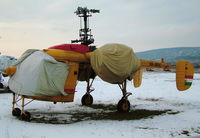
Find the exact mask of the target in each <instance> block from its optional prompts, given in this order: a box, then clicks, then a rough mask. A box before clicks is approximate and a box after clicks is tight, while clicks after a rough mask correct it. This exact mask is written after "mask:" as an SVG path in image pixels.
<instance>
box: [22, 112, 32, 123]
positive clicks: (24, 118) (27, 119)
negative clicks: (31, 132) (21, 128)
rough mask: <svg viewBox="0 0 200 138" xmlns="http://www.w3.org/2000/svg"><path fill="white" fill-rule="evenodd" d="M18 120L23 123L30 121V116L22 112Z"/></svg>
mask: <svg viewBox="0 0 200 138" xmlns="http://www.w3.org/2000/svg"><path fill="white" fill-rule="evenodd" d="M20 118H21V119H22V120H24V121H30V118H31V114H30V113H29V112H27V111H25V112H22V113H21V116H20Z"/></svg>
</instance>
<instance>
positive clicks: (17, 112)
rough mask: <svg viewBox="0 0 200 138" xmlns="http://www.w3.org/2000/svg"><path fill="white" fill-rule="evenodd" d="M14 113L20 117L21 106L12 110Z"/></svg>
mask: <svg viewBox="0 0 200 138" xmlns="http://www.w3.org/2000/svg"><path fill="white" fill-rule="evenodd" d="M12 115H13V116H17V117H19V116H20V115H21V110H20V109H19V108H14V109H13V110H12Z"/></svg>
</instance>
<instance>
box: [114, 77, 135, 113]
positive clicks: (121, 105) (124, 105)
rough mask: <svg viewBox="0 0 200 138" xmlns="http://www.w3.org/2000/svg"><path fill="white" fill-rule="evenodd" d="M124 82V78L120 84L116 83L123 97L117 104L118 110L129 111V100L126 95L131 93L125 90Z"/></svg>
mask: <svg viewBox="0 0 200 138" xmlns="http://www.w3.org/2000/svg"><path fill="white" fill-rule="evenodd" d="M126 84H127V82H126V80H125V81H124V82H123V83H122V84H118V85H119V87H120V89H121V91H122V94H123V97H122V98H121V100H120V101H119V102H118V104H117V110H118V112H129V110H130V102H129V101H128V96H130V95H132V93H130V92H127V90H126Z"/></svg>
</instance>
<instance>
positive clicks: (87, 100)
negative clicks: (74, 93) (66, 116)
mask: <svg viewBox="0 0 200 138" xmlns="http://www.w3.org/2000/svg"><path fill="white" fill-rule="evenodd" d="M81 103H82V105H86V106H88V105H92V103H93V97H92V95H90V94H85V95H83V97H82V99H81Z"/></svg>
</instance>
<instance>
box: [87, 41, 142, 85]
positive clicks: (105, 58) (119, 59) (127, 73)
mask: <svg viewBox="0 0 200 138" xmlns="http://www.w3.org/2000/svg"><path fill="white" fill-rule="evenodd" d="M90 60H91V65H92V68H93V69H94V71H95V73H96V74H97V75H98V76H99V77H100V78H101V79H102V80H104V81H107V82H109V83H122V82H123V81H124V80H125V79H127V78H130V79H132V78H133V76H134V75H135V73H136V72H137V71H138V70H139V68H140V60H139V58H137V57H136V55H135V54H134V52H133V50H132V48H130V47H128V46H125V45H122V44H116V43H112V44H106V45H104V46H102V47H100V48H98V49H96V50H95V51H94V52H93V54H92V56H91V59H90Z"/></svg>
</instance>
